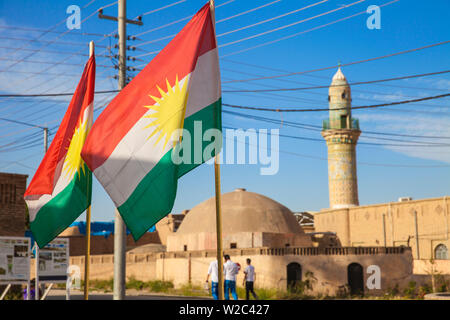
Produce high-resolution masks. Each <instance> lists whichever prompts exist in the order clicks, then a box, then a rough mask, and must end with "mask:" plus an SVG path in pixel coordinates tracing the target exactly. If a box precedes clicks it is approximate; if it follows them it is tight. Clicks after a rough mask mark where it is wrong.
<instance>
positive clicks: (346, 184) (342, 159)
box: [322, 67, 361, 209]
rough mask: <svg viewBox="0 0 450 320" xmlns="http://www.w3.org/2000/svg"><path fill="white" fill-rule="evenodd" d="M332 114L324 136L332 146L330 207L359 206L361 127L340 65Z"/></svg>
mask: <svg viewBox="0 0 450 320" xmlns="http://www.w3.org/2000/svg"><path fill="white" fill-rule="evenodd" d="M328 101H329V106H330V118H329V119H328V120H325V121H324V122H323V130H322V136H323V137H324V138H325V140H326V142H327V146H328V187H329V196H330V208H332V209H339V208H348V207H353V206H358V205H359V201H358V181H357V176H356V143H357V142H358V138H359V135H360V134H361V131H360V130H359V122H358V120H357V119H352V109H351V105H352V95H351V90H350V86H349V84H348V82H347V79H346V78H345V76H344V74H343V73H342V71H341V67H339V69H338V71H337V72H336V74H335V75H334V77H333V80H332V82H331V86H330V89H329V95H328Z"/></svg>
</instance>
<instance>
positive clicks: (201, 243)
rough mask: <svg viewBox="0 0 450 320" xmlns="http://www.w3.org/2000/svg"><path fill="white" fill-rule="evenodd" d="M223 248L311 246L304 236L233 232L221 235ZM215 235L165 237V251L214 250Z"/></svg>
mask: <svg viewBox="0 0 450 320" xmlns="http://www.w3.org/2000/svg"><path fill="white" fill-rule="evenodd" d="M222 243H223V248H225V249H232V248H237V249H241V248H259V247H277V248H278V247H284V246H291V247H294V246H297V247H300V246H302V247H307V246H312V242H311V238H310V237H309V236H307V235H305V234H294V233H269V232H235V233H230V234H228V233H224V234H223V235H222ZM216 244H217V236H216V234H215V233H210V232H199V233H188V234H176V233H175V234H173V235H169V236H168V237H167V251H171V252H172V251H173V252H175V251H184V248H185V246H186V248H187V250H188V251H197V250H202V249H205V250H214V249H215V248H216V247H217V245H216Z"/></svg>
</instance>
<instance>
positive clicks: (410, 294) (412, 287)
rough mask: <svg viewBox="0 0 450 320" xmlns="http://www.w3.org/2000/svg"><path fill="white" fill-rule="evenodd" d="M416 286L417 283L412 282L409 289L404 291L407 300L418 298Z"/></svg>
mask: <svg viewBox="0 0 450 320" xmlns="http://www.w3.org/2000/svg"><path fill="white" fill-rule="evenodd" d="M416 285H417V283H416V282H415V281H410V282H409V283H408V287H406V288H405V289H404V290H403V295H404V296H405V298H408V299H414V298H415V297H416Z"/></svg>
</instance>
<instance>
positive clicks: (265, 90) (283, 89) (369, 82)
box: [223, 70, 450, 93]
mask: <svg viewBox="0 0 450 320" xmlns="http://www.w3.org/2000/svg"><path fill="white" fill-rule="evenodd" d="M449 72H450V70H443V71H437V72H429V73H421V74H414V75H410V76H402V77H395V78H385V79H379V80H370V81H359V82H352V83H348V84H342V85H326V86H312V87H301V88H282V89H261V90H227V91H223V92H226V93H232V92H275V91H299V90H311V89H326V88H331V87H345V86H356V85H362V84H372V83H379V82H388V81H397V80H404V79H413V78H421V77H428V76H435V75H439V74H444V73H449Z"/></svg>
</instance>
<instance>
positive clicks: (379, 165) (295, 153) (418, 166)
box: [226, 128, 450, 168]
mask: <svg viewBox="0 0 450 320" xmlns="http://www.w3.org/2000/svg"><path fill="white" fill-rule="evenodd" d="M229 129H235V128H229ZM226 139H228V140H232V141H234V138H233V139H230V138H226ZM237 142H238V143H244V144H246V145H249V146H254V147H258V148H262V149H266V150H270V151H271V152H279V153H283V154H290V155H293V156H297V157H300V158H308V159H314V160H321V161H326V162H328V161H329V159H328V158H324V157H318V156H313V155H307V154H301V153H297V152H292V151H286V150H281V149H275V148H272V147H271V148H267V147H263V146H261V145H259V146H257V145H254V144H251V143H249V142H248V141H247V140H245V141H242V140H237ZM339 161H340V162H348V163H350V161H346V160H339ZM358 165H366V166H372V167H392V168H448V167H450V165H405V164H387V163H371V162H364V161H358Z"/></svg>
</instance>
